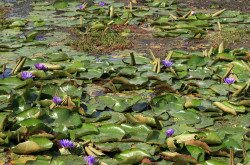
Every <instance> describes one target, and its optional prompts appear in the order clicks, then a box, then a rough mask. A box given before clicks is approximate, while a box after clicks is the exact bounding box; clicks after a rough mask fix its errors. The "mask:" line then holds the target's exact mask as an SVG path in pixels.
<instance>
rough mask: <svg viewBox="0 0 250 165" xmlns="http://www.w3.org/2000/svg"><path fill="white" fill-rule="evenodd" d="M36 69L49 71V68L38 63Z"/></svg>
mask: <svg viewBox="0 0 250 165" xmlns="http://www.w3.org/2000/svg"><path fill="white" fill-rule="evenodd" d="M34 66H35V67H36V69H38V70H47V69H48V67H46V66H45V65H44V64H41V63H37V64H35V65H34Z"/></svg>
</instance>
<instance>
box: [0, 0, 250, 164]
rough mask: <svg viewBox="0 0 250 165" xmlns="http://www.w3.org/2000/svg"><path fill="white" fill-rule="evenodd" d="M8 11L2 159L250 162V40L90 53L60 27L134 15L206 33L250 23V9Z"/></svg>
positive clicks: (52, 7) (104, 6)
mask: <svg viewBox="0 0 250 165" xmlns="http://www.w3.org/2000/svg"><path fill="white" fill-rule="evenodd" d="M0 4H1V5H2V4H3V5H4V6H6V7H11V6H12V5H16V4H12V3H2V2H0ZM8 19H9V20H8V22H6V24H5V26H3V27H1V28H0V29H1V33H0V36H1V38H0V41H1V43H0V57H1V60H0V66H1V68H2V69H1V71H0V103H1V104H0V164H4V163H5V164H41V165H44V164H52V165H57V164H65V165H66V164H72V163H74V164H76V165H77V164H88V165H93V164H101V165H105V164H107V165H119V164H158V165H167V164H180V165H184V164H203V165H224V164H225V165H226V164H231V165H233V164H236V163H238V164H248V163H250V159H249V158H250V129H249V127H250V122H249V121H250V115H249V112H250V62H249V59H250V52H249V50H246V49H243V48H239V49H235V50H229V49H226V48H225V46H224V43H223V42H222V43H221V44H220V45H219V47H211V48H210V49H209V50H204V51H203V52H187V51H181V50H173V51H170V52H169V53H168V54H167V55H166V58H165V59H160V58H158V57H155V56H154V54H153V53H152V52H150V51H149V54H148V55H147V56H141V55H139V54H136V53H133V52H131V53H125V52H124V53H121V55H119V56H116V55H101V56H90V55H88V54H87V53H86V52H81V51H76V50H74V49H73V48H72V47H70V46H69V45H67V43H65V42H64V41H65V40H67V39H68V38H70V37H71V36H70V34H69V33H67V32H66V31H64V30H62V29H60V28H65V27H74V28H77V29H78V30H80V31H83V32H84V33H89V32H91V31H92V30H101V31H104V32H107V33H108V32H109V28H110V26H112V25H124V24H128V25H136V26H138V27H140V28H142V27H141V26H145V27H150V28H149V29H151V30H152V29H153V34H154V36H156V37H177V36H180V35H181V36H183V37H187V38H200V37H202V36H203V35H206V32H207V30H217V28H221V24H225V26H228V27H232V26H234V27H235V28H238V27H244V28H249V14H244V13H240V12H237V11H227V10H221V11H214V12H213V13H206V12H198V13H195V12H193V11H191V10H190V9H185V8H184V9H182V8H181V9H180V8H178V4H175V3H174V1H171V0H161V1H154V0H152V1H151V0H147V1H146V3H145V4H143V5H142V6H141V5H140V4H134V1H131V3H130V4H127V3H126V4H124V3H121V2H114V1H94V2H88V3H83V4H81V3H79V1H70V2H69V1H55V2H53V3H52V2H46V1H36V2H34V3H32V10H31V11H30V12H29V14H28V15H27V16H26V17H23V18H20V17H10V18H8ZM58 29H60V30H58ZM124 33H130V31H124V32H122V34H123V35H124ZM128 35H129V34H128Z"/></svg>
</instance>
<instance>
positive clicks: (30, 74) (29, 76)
mask: <svg viewBox="0 0 250 165" xmlns="http://www.w3.org/2000/svg"><path fill="white" fill-rule="evenodd" d="M21 77H22V79H23V80H26V79H29V78H34V77H35V76H33V74H32V73H31V72H27V71H23V72H22V73H21Z"/></svg>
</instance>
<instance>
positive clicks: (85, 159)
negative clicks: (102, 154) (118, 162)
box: [84, 156, 96, 165]
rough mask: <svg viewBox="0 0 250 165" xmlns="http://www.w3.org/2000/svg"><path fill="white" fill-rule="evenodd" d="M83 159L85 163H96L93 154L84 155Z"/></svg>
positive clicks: (93, 164) (90, 164) (88, 164)
mask: <svg viewBox="0 0 250 165" xmlns="http://www.w3.org/2000/svg"><path fill="white" fill-rule="evenodd" d="M84 161H85V163H86V164H87V165H95V164H96V160H95V157H94V156H85V157H84Z"/></svg>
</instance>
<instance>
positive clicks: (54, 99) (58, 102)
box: [52, 96, 63, 105]
mask: <svg viewBox="0 0 250 165" xmlns="http://www.w3.org/2000/svg"><path fill="white" fill-rule="evenodd" d="M52 101H53V102H54V103H55V104H56V105H59V104H61V103H62V101H63V100H62V98H61V97H58V96H54V97H53V99H52Z"/></svg>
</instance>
